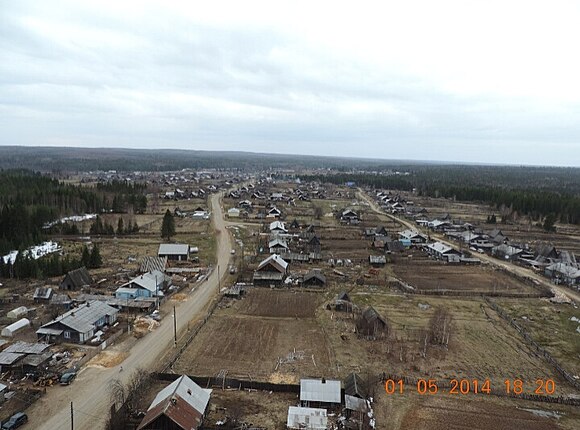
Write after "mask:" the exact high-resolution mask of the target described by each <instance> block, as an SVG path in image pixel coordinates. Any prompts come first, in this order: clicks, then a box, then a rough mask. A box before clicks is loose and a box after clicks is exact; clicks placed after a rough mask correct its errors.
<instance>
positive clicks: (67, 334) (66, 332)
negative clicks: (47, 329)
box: [64, 331, 70, 339]
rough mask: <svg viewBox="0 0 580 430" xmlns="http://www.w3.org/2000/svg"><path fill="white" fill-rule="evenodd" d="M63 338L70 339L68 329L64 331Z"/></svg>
mask: <svg viewBox="0 0 580 430" xmlns="http://www.w3.org/2000/svg"><path fill="white" fill-rule="evenodd" d="M64 338H65V339H70V331H65V332H64Z"/></svg>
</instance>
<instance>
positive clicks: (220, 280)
mask: <svg viewBox="0 0 580 430" xmlns="http://www.w3.org/2000/svg"><path fill="white" fill-rule="evenodd" d="M221 290H222V278H221V277H220V265H219V264H218V290H217V293H218V295H219V293H220V291H221Z"/></svg>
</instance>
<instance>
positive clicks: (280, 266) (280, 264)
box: [256, 254, 288, 273]
mask: <svg viewBox="0 0 580 430" xmlns="http://www.w3.org/2000/svg"><path fill="white" fill-rule="evenodd" d="M268 265H271V266H272V267H273V268H274V269H276V271H278V272H280V273H285V272H286V269H287V268H288V263H287V262H286V261H284V259H283V258H282V257H280V256H279V255H278V254H272V255H270V256H269V257H268V258H266V259H265V260H264V261H262V262H261V263H260V264H259V265H258V268H257V269H256V270H257V271H259V270H262V269H264V268H265V267H267V266H268Z"/></svg>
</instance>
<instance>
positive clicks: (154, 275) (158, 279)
mask: <svg viewBox="0 0 580 430" xmlns="http://www.w3.org/2000/svg"><path fill="white" fill-rule="evenodd" d="M166 278H167V277H166V276H165V274H163V273H162V272H160V271H159V270H154V271H152V272H147V273H144V274H143V275H141V276H138V277H136V278H134V279H131V280H130V281H129V282H127V283H126V284H123V285H121V286H120V287H119V288H117V291H115V297H116V298H118V299H124V300H128V299H137V298H140V297H161V296H163V290H164V288H165V287H166V286H167V282H166V280H167V279H166Z"/></svg>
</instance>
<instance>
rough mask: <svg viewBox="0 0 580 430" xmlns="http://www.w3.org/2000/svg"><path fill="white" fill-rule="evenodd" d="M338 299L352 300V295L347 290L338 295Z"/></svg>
mask: <svg viewBox="0 0 580 430" xmlns="http://www.w3.org/2000/svg"><path fill="white" fill-rule="evenodd" d="M336 300H344V301H345V302H350V301H351V300H350V296H349V295H348V293H347V292H346V291H343V292H341V293H340V294H339V295H338V296H336Z"/></svg>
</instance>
